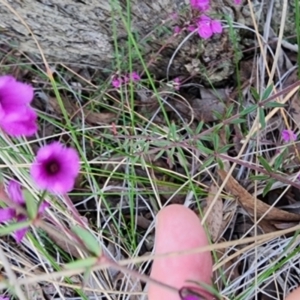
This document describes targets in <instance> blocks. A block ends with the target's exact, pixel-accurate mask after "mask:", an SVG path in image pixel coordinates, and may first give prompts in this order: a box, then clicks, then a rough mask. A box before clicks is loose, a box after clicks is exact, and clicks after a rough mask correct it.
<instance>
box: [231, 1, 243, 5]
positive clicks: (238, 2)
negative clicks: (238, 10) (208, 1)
mask: <svg viewBox="0 0 300 300" xmlns="http://www.w3.org/2000/svg"><path fill="white" fill-rule="evenodd" d="M233 2H234V4H236V5H239V4H241V2H242V0H234V1H233Z"/></svg>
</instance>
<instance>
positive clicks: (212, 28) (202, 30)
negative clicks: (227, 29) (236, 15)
mask: <svg viewBox="0 0 300 300" xmlns="http://www.w3.org/2000/svg"><path fill="white" fill-rule="evenodd" d="M197 25H198V33H199V35H200V36H201V37H202V38H204V39H209V38H210V37H211V36H212V35H213V34H214V33H221V32H222V30H223V28H222V24H221V22H220V21H218V20H212V19H211V18H210V17H208V16H205V15H203V16H201V17H200V18H199V20H198V22H197Z"/></svg>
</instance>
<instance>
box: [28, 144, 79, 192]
mask: <svg viewBox="0 0 300 300" xmlns="http://www.w3.org/2000/svg"><path fill="white" fill-rule="evenodd" d="M79 169H80V165H79V156H78V153H77V152H76V150H75V149H72V148H66V147H65V146H63V145H62V144H60V143H59V142H53V143H52V144H49V145H47V146H44V147H42V148H41V149H39V151H38V153H37V155H36V158H35V162H34V163H33V164H32V166H31V169H30V173H31V176H32V178H33V179H34V181H35V182H36V184H37V186H38V187H39V188H41V189H45V190H48V191H49V192H52V193H55V194H64V193H67V192H69V191H71V190H72V189H73V187H74V184H75V179H76V177H77V175H78V172H79Z"/></svg>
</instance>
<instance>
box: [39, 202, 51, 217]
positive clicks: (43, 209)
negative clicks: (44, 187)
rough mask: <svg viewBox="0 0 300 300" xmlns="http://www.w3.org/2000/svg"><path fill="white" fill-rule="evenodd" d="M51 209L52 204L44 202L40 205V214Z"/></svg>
mask: <svg viewBox="0 0 300 300" xmlns="http://www.w3.org/2000/svg"><path fill="white" fill-rule="evenodd" d="M48 207H50V203H49V202H47V201H43V202H42V204H41V205H40V207H39V211H38V214H39V215H41V214H43V213H44V211H45V210H46V209H47V208H48Z"/></svg>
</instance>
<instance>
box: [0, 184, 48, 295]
mask: <svg viewBox="0 0 300 300" xmlns="http://www.w3.org/2000/svg"><path fill="white" fill-rule="evenodd" d="M7 191H8V194H9V197H10V198H11V200H12V201H13V202H14V203H16V204H18V205H20V206H22V207H24V208H26V202H25V199H24V197H23V194H22V190H21V185H20V184H19V183H18V182H16V181H10V182H9V184H8V187H7ZM47 207H49V204H48V202H46V201H44V202H43V203H42V204H41V206H40V207H39V211H38V215H41V214H42V213H43V212H44V211H45V209H46V208H47ZM12 219H16V220H17V222H22V221H25V220H27V216H25V215H23V214H18V213H17V211H16V209H15V208H10V207H8V208H1V209H0V223H3V222H7V221H10V220H12ZM27 230H28V228H27V227H25V228H22V229H19V230H16V232H15V236H14V237H15V240H16V242H17V243H20V242H21V241H22V239H23V238H24V236H25V234H26V232H27ZM0 299H1V298H0Z"/></svg>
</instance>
